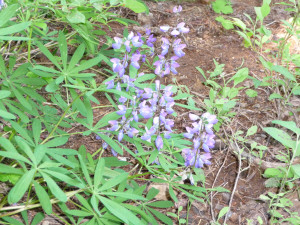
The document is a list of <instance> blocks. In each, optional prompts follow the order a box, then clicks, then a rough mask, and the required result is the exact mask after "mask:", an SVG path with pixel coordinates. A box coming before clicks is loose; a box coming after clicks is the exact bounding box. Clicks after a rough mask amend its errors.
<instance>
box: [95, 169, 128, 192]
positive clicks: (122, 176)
mask: <svg viewBox="0 0 300 225" xmlns="http://www.w3.org/2000/svg"><path fill="white" fill-rule="evenodd" d="M127 177H128V173H121V174H119V175H118V176H116V177H113V178H111V179H109V180H107V181H106V182H105V183H104V184H103V185H102V186H101V187H100V188H99V189H98V191H100V192H101V191H105V190H107V189H110V188H112V187H115V186H116V185H118V184H119V183H121V182H122V181H124V180H126V179H127Z"/></svg>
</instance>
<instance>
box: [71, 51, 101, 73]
mask: <svg viewBox="0 0 300 225" xmlns="http://www.w3.org/2000/svg"><path fill="white" fill-rule="evenodd" d="M102 60H103V56H102V55H98V56H97V57H95V58H93V59H90V60H88V61H85V62H84V63H82V64H80V65H79V66H77V67H75V68H74V69H72V70H71V72H72V73H74V74H77V73H79V72H80V71H83V70H86V69H89V68H92V67H93V66H95V65H97V64H98V63H99V62H101V61H102Z"/></svg>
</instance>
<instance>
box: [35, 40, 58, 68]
mask: <svg viewBox="0 0 300 225" xmlns="http://www.w3.org/2000/svg"><path fill="white" fill-rule="evenodd" d="M37 46H38V47H39V49H40V50H41V52H42V53H43V54H44V55H45V56H46V57H47V58H48V59H49V60H50V61H51V62H52V63H53V64H54V65H55V66H56V67H57V68H58V69H59V70H60V71H62V68H61V66H60V65H59V63H58V62H57V60H56V58H55V57H54V56H53V55H52V54H51V52H50V51H49V50H48V49H47V48H46V47H45V46H44V45H43V44H42V43H41V42H37Z"/></svg>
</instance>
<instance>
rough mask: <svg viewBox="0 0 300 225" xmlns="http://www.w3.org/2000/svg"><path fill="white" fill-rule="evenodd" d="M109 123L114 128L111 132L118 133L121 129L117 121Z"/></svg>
mask: <svg viewBox="0 0 300 225" xmlns="http://www.w3.org/2000/svg"><path fill="white" fill-rule="evenodd" d="M108 123H109V124H110V125H111V126H112V127H111V128H110V129H109V130H111V131H116V130H118V129H119V123H118V121H116V120H110V121H108Z"/></svg>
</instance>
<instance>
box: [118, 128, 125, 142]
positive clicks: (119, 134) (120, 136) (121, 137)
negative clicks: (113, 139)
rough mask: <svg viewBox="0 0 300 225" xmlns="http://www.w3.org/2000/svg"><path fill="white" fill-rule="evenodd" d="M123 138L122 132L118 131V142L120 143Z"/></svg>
mask: <svg viewBox="0 0 300 225" xmlns="http://www.w3.org/2000/svg"><path fill="white" fill-rule="evenodd" d="M123 137H124V131H123V130H120V131H119V133H118V141H122V140H123Z"/></svg>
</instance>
